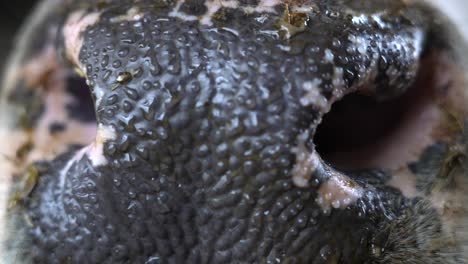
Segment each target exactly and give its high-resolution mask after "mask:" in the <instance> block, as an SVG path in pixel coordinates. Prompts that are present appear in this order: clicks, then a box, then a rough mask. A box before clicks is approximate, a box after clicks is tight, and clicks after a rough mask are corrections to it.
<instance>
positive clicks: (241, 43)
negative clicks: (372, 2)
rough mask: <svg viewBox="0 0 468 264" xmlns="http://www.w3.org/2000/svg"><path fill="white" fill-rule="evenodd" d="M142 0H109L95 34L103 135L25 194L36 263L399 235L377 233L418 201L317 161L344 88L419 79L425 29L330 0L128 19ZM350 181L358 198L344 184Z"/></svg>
mask: <svg viewBox="0 0 468 264" xmlns="http://www.w3.org/2000/svg"><path fill="white" fill-rule="evenodd" d="M135 5H136V2H135V3H128V4H126V3H120V4H116V5H112V4H110V5H109V6H107V7H106V9H105V11H104V12H101V13H99V18H98V19H97V20H96V23H93V24H92V25H91V26H89V27H87V28H86V30H85V31H84V34H83V46H82V47H81V49H80V53H79V64H77V66H78V67H81V70H82V72H84V73H86V76H87V80H88V84H89V86H90V88H91V90H92V91H93V94H94V96H95V102H96V113H97V118H98V126H99V129H98V138H97V139H96V141H95V143H94V145H91V146H89V147H87V148H85V149H82V150H79V151H77V152H76V153H75V154H67V155H64V156H62V157H60V158H58V159H56V160H55V161H54V162H53V163H52V164H50V168H58V167H60V168H61V169H60V170H59V171H57V170H56V171H55V172H53V170H49V173H44V175H42V176H41V179H40V182H39V184H38V187H37V188H36V189H35V191H34V193H33V194H32V197H31V201H30V202H29V203H28V205H27V206H28V211H27V213H28V216H29V218H30V219H31V222H32V223H33V227H31V228H29V229H28V230H27V231H26V232H27V235H28V236H30V237H31V239H32V241H33V244H32V256H33V260H34V261H35V262H37V263H63V262H64V261H69V262H72V263H121V262H122V263H129V262H131V263H159V262H160V261H162V262H163V263H166V262H167V263H182V262H186V263H227V262H232V263H237V262H245V263H262V262H271V263H273V262H275V261H284V262H287V261H291V262H292V263H310V262H313V263H330V262H338V261H344V262H346V263H361V262H363V261H368V260H370V259H371V258H372V254H373V251H372V249H371V247H370V245H371V244H375V245H377V246H376V247H377V248H378V247H379V246H380V247H382V246H383V243H384V241H385V239H382V238H381V237H376V236H375V234H376V233H377V230H378V229H379V227H380V226H382V224H383V223H385V222H387V221H391V220H392V219H394V218H396V217H398V216H399V209H401V208H403V207H404V206H406V203H407V201H406V200H405V199H402V198H401V197H400V196H399V194H398V193H396V192H395V191H393V190H391V189H390V188H387V187H382V186H379V185H376V186H373V187H371V186H370V185H368V184H367V182H366V180H365V179H351V178H350V177H348V176H345V175H344V174H342V173H341V172H337V171H335V170H333V169H331V168H329V167H328V166H327V165H326V164H324V163H323V162H322V161H321V160H320V158H317V160H316V163H315V165H314V163H313V162H309V161H311V160H313V158H314V155H317V154H315V152H314V147H313V143H312V137H313V134H314V131H315V128H316V126H317V124H318V123H319V122H320V119H321V117H322V115H323V114H324V112H326V111H328V109H329V108H330V106H331V103H332V102H334V101H336V100H338V99H339V98H341V97H342V96H343V95H344V94H347V93H349V92H352V91H355V90H357V89H359V88H360V87H363V85H364V84H365V85H366V92H368V93H375V94H376V95H377V96H381V97H390V96H395V95H397V94H399V93H401V92H403V91H404V90H405V89H406V88H407V87H408V86H409V84H410V83H411V80H412V79H413V77H414V75H415V73H416V70H417V62H418V59H419V56H420V53H421V52H422V45H423V43H422V42H423V38H424V35H423V33H422V31H421V27H420V25H418V26H415V25H411V24H410V23H406V22H404V19H402V18H401V17H400V18H398V19H394V20H393V19H392V18H389V17H388V18H387V20H385V21H383V20H380V19H383V18H379V19H377V17H374V18H373V19H374V20H373V22H372V21H371V22H369V19H371V18H372V16H371V15H363V16H362V17H361V18H360V19H362V20H360V19H357V20H355V21H351V20H350V18H349V17H347V16H345V15H336V14H335V13H333V12H330V11H329V10H328V9H327V10H321V9H320V6H318V7H314V8H310V9H309V11H308V12H305V13H304V12H296V13H288V12H289V11H285V9H284V7H277V8H276V11H275V13H258V12H252V13H248V12H246V11H245V10H244V9H240V8H221V9H219V10H218V12H217V13H216V14H215V15H214V16H213V18H212V19H213V20H212V21H211V24H210V23H204V24H203V23H200V22H199V21H198V20H192V18H193V17H192V16H191V15H192V14H190V12H194V13H193V15H198V14H197V12H199V11H200V10H201V9H198V8H195V7H190V6H185V7H184V8H181V9H180V10H177V9H175V8H178V7H177V6H176V5H175V4H165V3H162V2H161V3H159V2H156V3H155V2H154V1H147V2H145V1H139V4H138V5H137V6H138V7H139V10H133V11H134V12H136V14H137V16H136V15H135V14H133V13H132V16H131V17H129V13H128V12H127V10H130V9H131V8H132V7H134V6H135ZM194 5H195V6H196V4H194ZM179 7H180V6H179ZM174 10H175V11H174ZM133 11H132V12H133ZM171 11H172V12H178V15H177V16H171V15H168V14H171ZM184 12H185V13H184ZM187 12H188V14H186V13H187ZM283 12H285V13H284V14H285V16H283V15H278V13H279V14H283ZM130 13H131V12H130ZM172 14H174V13H172ZM93 16H94V15H93ZM135 17H136V18H135ZM184 17H185V18H187V19H184ZM291 17H293V18H294V19H293V20H291ZM298 17H299V18H298ZM297 19H299V20H297ZM298 21H299V22H298ZM301 23H302V24H301ZM65 38H66V36H65ZM65 43H66V41H65ZM65 48H67V47H65ZM75 63H76V62H75ZM301 155H302V156H301ZM299 157H302V158H303V159H304V160H305V161H304V160H302V161H304V162H303V164H301V162H300V161H301V158H299ZM298 166H299V167H298ZM294 177H296V180H295V181H293V179H294ZM301 180H302V181H301ZM298 182H299V183H302V185H303V186H302V187H306V188H300V187H298V186H296V185H295V183H298ZM343 182H345V183H346V184H345V185H346V186H345V187H347V188H350V189H351V191H353V190H354V191H355V190H358V193H357V194H356V195H355V196H347V195H348V194H347V193H340V194H336V192H339V191H342V190H343V188H344V187H343V186H344V185H343ZM350 186H351V187H350ZM324 188H325V189H324ZM322 192H324V193H322ZM327 195H332V196H333V197H335V198H333V199H334V200H333V199H331V198H330V197H331V196H330V197H329V196H327ZM339 195H344V196H343V197H341V196H339ZM327 197H328V198H327ZM320 199H322V202H321V203H320V202H319V201H320ZM323 199H328V200H329V201H328V202H323ZM330 199H331V200H330ZM333 201H335V202H336V201H339V202H341V204H340V203H338V204H336V203H335V204H333V203H332V202H333ZM343 205H344V206H343ZM332 207H335V208H337V209H333V210H332ZM381 240H383V242H382V241H381ZM381 244H382V245H381ZM374 253H375V252H374Z"/></svg>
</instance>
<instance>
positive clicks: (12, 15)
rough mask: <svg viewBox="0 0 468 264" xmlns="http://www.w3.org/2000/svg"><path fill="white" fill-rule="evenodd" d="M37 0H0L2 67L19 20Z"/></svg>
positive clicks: (11, 45) (23, 17)
mask: <svg viewBox="0 0 468 264" xmlns="http://www.w3.org/2000/svg"><path fill="white" fill-rule="evenodd" d="M36 2H38V1H37V0H17V1H16V2H14V1H2V0H0V10H1V11H0V12H1V15H0V65H1V66H2V67H1V68H2V69H3V65H4V62H5V61H6V59H7V57H8V54H9V53H10V50H11V49H12V47H13V38H14V36H15V33H16V32H17V31H18V29H19V27H20V25H21V22H22V21H23V20H24V19H25V18H26V17H27V15H28V14H29V12H30V11H31V9H32V7H33V6H34V5H35V3H36Z"/></svg>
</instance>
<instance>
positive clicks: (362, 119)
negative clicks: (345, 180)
mask: <svg viewBox="0 0 468 264" xmlns="http://www.w3.org/2000/svg"><path fill="white" fill-rule="evenodd" d="M456 72H457V71H456V70H454V69H453V67H450V65H449V64H447V61H446V60H445V59H444V57H443V56H441V55H428V56H427V57H426V58H424V59H422V61H421V69H420V70H419V72H418V75H417V77H416V80H415V83H414V84H413V85H412V86H411V87H410V88H409V89H408V90H407V91H406V92H405V93H404V94H402V95H400V96H398V97H396V98H392V99H389V100H384V101H382V100H378V99H377V98H376V97H375V96H371V95H366V94H362V93H359V92H355V93H352V94H349V95H347V96H345V97H344V98H343V99H341V100H340V101H338V102H335V103H334V104H333V105H332V107H331V110H330V111H329V112H328V113H327V114H325V115H324V117H323V120H322V122H321V124H320V125H319V126H318V127H317V131H316V134H315V137H314V143H315V145H316V149H317V152H318V153H319V154H320V156H321V157H322V158H323V159H324V160H325V161H326V162H328V163H330V164H332V165H333V166H334V167H337V168H340V169H347V170H349V169H351V170H352V169H364V168H387V169H397V168H399V167H400V166H402V165H405V164H407V163H409V162H412V161H415V160H416V159H417V158H418V157H419V155H420V154H421V152H422V151H423V150H424V149H425V148H426V147H428V146H429V145H431V144H433V143H436V142H438V141H440V140H445V139H446V138H448V137H447V136H448V133H450V131H449V128H448V127H450V124H448V123H447V113H449V112H452V110H449V109H450V108H454V107H455V108H456V107H464V106H463V105H460V104H458V105H457V104H456V102H455V101H456V100H455V99H454V98H453V96H452V94H456V93H457V90H460V88H459V87H458V86H460V85H458V86H457V83H456V74H455V73H456Z"/></svg>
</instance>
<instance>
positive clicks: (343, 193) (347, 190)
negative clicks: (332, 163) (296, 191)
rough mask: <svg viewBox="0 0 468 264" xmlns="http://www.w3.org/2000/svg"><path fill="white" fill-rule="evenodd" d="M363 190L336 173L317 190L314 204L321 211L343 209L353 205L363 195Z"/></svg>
mask: <svg viewBox="0 0 468 264" xmlns="http://www.w3.org/2000/svg"><path fill="white" fill-rule="evenodd" d="M363 192H364V189H363V188H362V187H361V186H359V185H358V184H357V183H356V182H354V181H353V180H351V179H349V178H348V177H346V176H344V175H341V174H339V173H337V172H334V173H332V176H331V177H330V178H329V179H328V180H327V181H326V182H324V183H322V185H320V187H319V189H318V194H317V198H316V200H315V201H316V202H317V204H318V205H320V207H321V208H322V210H323V211H325V212H328V211H330V210H331V208H335V209H345V208H346V207H348V206H349V205H351V204H353V203H355V202H356V201H357V200H358V199H359V198H360V197H361V196H362V194H363Z"/></svg>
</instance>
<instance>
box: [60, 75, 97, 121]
mask: <svg viewBox="0 0 468 264" xmlns="http://www.w3.org/2000/svg"><path fill="white" fill-rule="evenodd" d="M66 85H67V92H68V93H69V94H70V95H71V96H72V97H73V98H74V100H72V101H71V102H70V103H69V104H68V105H67V106H66V107H67V110H68V113H69V115H70V117H71V118H73V119H76V120H79V121H81V122H85V123H96V122H97V121H96V112H95V109H94V101H95V100H94V98H93V95H92V93H91V90H90V88H89V87H88V85H87V84H86V79H85V78H82V77H80V76H78V75H71V76H69V77H68V79H67V84H66Z"/></svg>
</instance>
